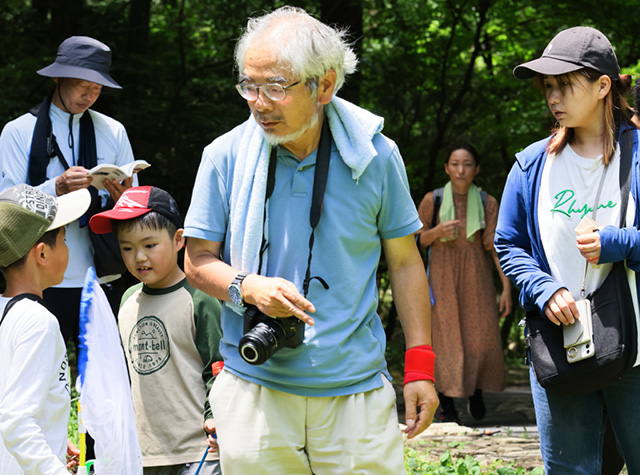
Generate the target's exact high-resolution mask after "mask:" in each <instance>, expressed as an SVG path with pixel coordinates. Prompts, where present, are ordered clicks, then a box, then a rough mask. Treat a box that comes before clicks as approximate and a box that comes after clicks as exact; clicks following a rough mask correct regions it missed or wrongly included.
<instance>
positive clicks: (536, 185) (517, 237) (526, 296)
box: [494, 125, 640, 314]
mask: <svg viewBox="0 0 640 475" xmlns="http://www.w3.org/2000/svg"><path fill="white" fill-rule="evenodd" d="M627 130H629V131H630V132H631V133H633V149H632V150H633V152H632V166H631V195H632V196H633V199H634V201H635V203H636V210H635V216H634V222H633V227H626V228H617V227H615V226H607V227H605V228H604V229H603V230H602V231H601V232H600V243H601V251H600V260H599V263H609V262H618V261H622V260H624V259H626V260H627V262H626V264H627V267H628V268H630V269H632V270H633V271H635V272H636V273H638V272H640V231H639V225H638V223H639V222H640V205H639V204H638V196H639V191H640V190H639V189H638V174H639V171H640V154H639V151H638V141H639V138H638V130H637V129H635V128H634V127H631V126H628V125H623V126H622V132H621V133H625V131H627ZM550 138H551V137H547V138H546V139H544V140H540V141H538V142H535V143H533V144H531V145H529V146H528V147H527V148H526V149H524V150H523V151H522V152H520V153H518V154H516V163H514V165H513V167H512V168H511V171H510V172H509V176H508V177H507V182H506V184H505V188H504V192H503V194H502V199H501V203H502V204H501V206H500V212H499V213H498V224H497V227H496V235H495V240H494V245H495V248H496V251H497V253H498V257H499V259H500V265H501V266H502V270H503V271H504V273H505V274H506V275H507V277H509V278H510V279H511V280H512V281H513V282H514V283H515V285H516V287H517V288H518V289H519V290H520V304H521V305H522V307H523V308H524V310H525V311H526V312H531V311H537V312H539V313H540V314H542V312H543V310H544V307H545V305H546V304H547V302H548V301H549V299H550V298H551V296H552V295H553V294H554V293H555V292H556V291H557V290H558V289H561V288H563V287H564V285H563V284H562V283H561V282H557V281H556V280H554V278H553V277H552V276H551V271H550V270H549V262H548V261H547V257H546V255H545V253H544V249H543V247H542V241H541V239H540V229H539V225H538V193H539V190H540V180H541V178H542V170H543V169H544V164H545V162H546V160H547V152H546V150H545V149H546V146H547V143H548V142H549V140H550ZM638 284H640V276H637V275H636V290H637V291H638V293H639V296H640V288H639V286H638Z"/></svg>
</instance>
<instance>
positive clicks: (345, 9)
mask: <svg viewBox="0 0 640 475" xmlns="http://www.w3.org/2000/svg"><path fill="white" fill-rule="evenodd" d="M321 10H322V18H321V21H322V22H323V23H326V24H327V25H331V26H337V27H339V28H346V29H348V31H349V35H350V37H351V39H352V40H353V41H354V49H355V53H356V55H357V56H358V57H360V49H361V45H362V0H343V1H341V2H336V1H335V0H322V4H321ZM360 82H361V75H360V71H356V72H355V73H354V74H352V75H351V76H349V77H348V78H347V81H345V84H344V86H343V88H342V89H341V90H340V97H342V98H344V99H346V100H348V101H351V102H353V103H355V104H357V103H358V102H359V101H360Z"/></svg>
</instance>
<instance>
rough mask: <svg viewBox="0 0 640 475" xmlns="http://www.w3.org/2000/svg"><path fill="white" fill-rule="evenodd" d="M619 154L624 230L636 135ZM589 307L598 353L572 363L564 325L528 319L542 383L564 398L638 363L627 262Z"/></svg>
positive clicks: (533, 358) (602, 385)
mask: <svg viewBox="0 0 640 475" xmlns="http://www.w3.org/2000/svg"><path fill="white" fill-rule="evenodd" d="M620 142H621V156H620V190H621V204H620V227H624V226H625V217H626V212H627V204H628V200H629V190H630V188H631V179H630V177H631V162H632V160H631V153H632V148H633V134H632V133H631V132H625V133H624V134H623V138H622V140H621V141H620ZM587 299H588V300H589V301H590V303H591V314H592V320H593V340H592V343H593V345H594V350H595V355H594V356H593V357H591V358H587V359H585V360H582V361H577V362H574V363H569V362H568V361H567V352H566V350H565V348H564V344H563V337H562V327H561V326H556V325H554V324H553V323H551V322H550V321H549V320H548V319H547V318H546V317H545V316H541V315H540V314H539V313H538V312H529V313H528V314H527V317H526V323H527V336H526V342H527V347H528V351H529V359H530V361H531V366H532V368H533V372H534V373H535V375H536V379H537V380H538V382H539V383H540V385H541V386H542V387H543V388H545V389H550V390H552V391H555V392H557V393H560V394H563V395H565V396H581V395H584V394H589V393H592V392H594V391H597V390H599V389H602V388H605V387H607V386H609V385H611V384H613V383H615V382H616V381H617V380H618V379H620V378H621V377H622V376H623V375H624V374H625V373H626V372H627V371H628V370H629V369H631V368H632V367H633V365H634V363H635V361H636V357H637V353H638V329H637V325H636V315H635V311H634V308H633V300H632V297H631V291H630V289H629V282H628V279H627V275H626V271H625V265H624V262H623V261H621V262H616V263H614V264H613V267H612V269H611V272H610V273H609V275H608V276H607V277H606V279H605V280H604V282H603V283H602V285H601V286H600V287H599V288H598V289H596V290H595V291H593V292H592V293H591V294H589V295H588V296H587Z"/></svg>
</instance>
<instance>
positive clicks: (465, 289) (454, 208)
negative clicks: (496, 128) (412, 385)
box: [417, 143, 511, 422]
mask: <svg viewBox="0 0 640 475" xmlns="http://www.w3.org/2000/svg"><path fill="white" fill-rule="evenodd" d="M478 160H479V156H478V152H477V151H476V149H475V148H474V147H473V146H472V145H470V144H468V143H461V144H458V145H455V146H453V147H452V148H451V150H450V152H449V154H448V156H447V162H446V163H445V165H444V169H445V172H446V173H447V175H449V179H450V181H449V182H448V183H447V184H446V185H445V187H444V189H441V190H442V192H441V193H434V192H430V193H427V195H426V196H425V197H424V198H423V200H422V202H421V203H420V207H419V208H418V213H419V214H420V219H421V221H422V223H423V224H424V227H423V228H422V230H421V231H420V234H419V235H418V238H417V239H418V243H419V247H420V249H425V248H427V247H429V246H431V252H430V256H429V286H430V288H431V292H432V296H433V299H434V301H435V304H434V305H433V307H432V310H431V332H432V341H433V348H434V351H435V352H436V354H437V355H438V357H437V358H436V368H435V377H436V387H437V389H438V393H439V394H438V395H439V397H440V414H439V419H440V421H441V422H459V418H458V411H457V409H456V407H455V404H454V400H453V398H468V404H467V410H468V412H469V414H470V415H471V416H472V417H473V418H474V419H477V420H479V419H482V418H483V417H484V416H485V413H486V409H485V405H484V400H483V397H482V392H483V391H490V392H496V391H502V390H503V389H504V365H503V355H502V345H501V340H500V328H499V325H498V305H497V303H496V289H495V286H494V283H493V274H492V267H493V266H494V265H495V267H496V269H497V270H498V273H499V275H500V281H501V282H502V293H501V295H500V304H499V310H500V312H501V315H500V316H501V317H504V316H506V315H508V314H509V312H510V311H511V288H510V284H509V279H507V277H505V275H504V274H503V272H502V270H500V265H499V263H498V258H497V256H496V253H495V250H494V249H493V237H494V231H495V227H496V220H497V216H498V202H497V200H496V199H495V198H494V197H493V196H490V195H487V194H486V193H484V192H481V191H480V190H479V189H478V187H477V186H476V185H475V184H474V183H473V180H474V178H475V176H476V175H477V174H478V172H479V171H480V164H479V161H478ZM437 191H439V190H437ZM483 194H484V197H485V198H486V199H483ZM434 196H436V200H435V201H436V206H438V205H439V206H438V208H439V209H438V210H437V213H434ZM440 197H441V198H440ZM485 203H486V206H485Z"/></svg>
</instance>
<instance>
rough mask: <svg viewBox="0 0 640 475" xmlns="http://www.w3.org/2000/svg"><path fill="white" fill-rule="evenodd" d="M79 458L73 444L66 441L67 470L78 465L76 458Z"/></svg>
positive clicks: (78, 453)
mask: <svg viewBox="0 0 640 475" xmlns="http://www.w3.org/2000/svg"><path fill="white" fill-rule="evenodd" d="M79 456H80V449H79V448H78V447H76V446H75V444H74V443H73V442H71V441H70V440H69V439H67V468H71V467H75V466H76V465H78V457H79Z"/></svg>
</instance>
